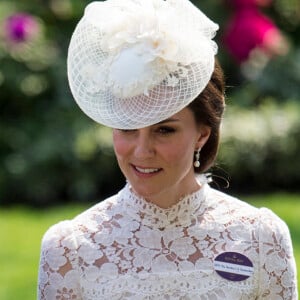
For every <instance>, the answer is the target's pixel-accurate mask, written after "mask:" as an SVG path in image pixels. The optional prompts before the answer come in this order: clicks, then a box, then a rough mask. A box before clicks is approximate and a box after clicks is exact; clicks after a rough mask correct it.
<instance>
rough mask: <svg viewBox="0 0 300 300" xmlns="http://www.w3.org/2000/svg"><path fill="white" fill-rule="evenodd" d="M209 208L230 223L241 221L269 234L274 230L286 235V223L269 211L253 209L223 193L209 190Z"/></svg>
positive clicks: (266, 209) (263, 208)
mask: <svg viewBox="0 0 300 300" xmlns="http://www.w3.org/2000/svg"><path fill="white" fill-rule="evenodd" d="M208 197H209V201H208V202H209V206H210V207H212V208H213V209H212V211H216V212H217V214H218V215H222V216H223V217H224V218H226V219H227V220H228V218H230V219H232V222H233V223H234V222H238V221H243V222H246V223H250V224H253V225H254V226H256V227H260V229H261V230H265V231H267V232H270V230H271V231H273V232H274V230H275V231H278V232H283V233H286V232H288V228H287V225H286V223H285V222H284V221H283V220H282V219H281V218H280V217H279V216H277V215H276V214H275V213H274V212H272V211H271V210H270V209H268V208H265V207H255V206H253V205H251V204H249V203H247V202H245V201H243V200H241V199H239V198H236V197H233V196H231V195H228V194H226V193H224V192H221V191H218V190H215V189H213V188H210V191H209V196H208ZM247 221H248V222H247Z"/></svg>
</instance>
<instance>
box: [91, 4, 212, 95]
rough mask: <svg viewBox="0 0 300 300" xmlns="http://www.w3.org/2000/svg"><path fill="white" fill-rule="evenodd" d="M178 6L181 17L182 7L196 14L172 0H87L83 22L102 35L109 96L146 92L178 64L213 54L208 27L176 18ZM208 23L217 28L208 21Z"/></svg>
mask: <svg viewBox="0 0 300 300" xmlns="http://www.w3.org/2000/svg"><path fill="white" fill-rule="evenodd" d="M178 4H180V5H184V8H185V10H184V11H185V14H186V13H187V12H186V9H189V10H190V11H191V13H192V14H195V13H199V12H200V11H198V10H197V9H196V8H195V7H193V6H189V5H188V6H187V5H186V4H190V3H189V2H188V1H178V0H177V1H168V2H167V1H161V0H150V1H149V0H137V1H131V0H123V1H122V2H120V1H114V0H111V1H104V2H102V3H99V2H93V3H92V4H90V5H89V6H88V7H87V8H86V10H85V18H86V20H87V22H89V23H91V24H92V25H94V26H95V27H96V28H100V29H101V31H102V33H103V37H102V42H101V49H102V51H103V52H104V53H109V58H108V59H107V61H106V65H105V68H107V69H110V70H109V72H110V73H109V75H108V81H109V82H110V84H111V86H113V91H114V94H116V95H118V96H121V97H130V96H135V95H138V94H139V93H145V94H147V92H148V89H149V88H151V87H153V86H154V85H155V84H158V83H159V82H161V81H162V80H163V79H164V78H166V77H167V76H168V74H170V73H173V72H175V71H176V70H178V69H179V67H178V64H180V65H189V64H191V63H192V62H194V61H198V60H203V61H204V60H206V58H204V56H205V53H207V56H211V55H212V53H213V55H214V52H215V51H216V45H215V44H214V42H212V41H211V40H210V39H211V38H212V37H213V36H208V35H209V33H211V32H212V31H211V28H209V30H206V28H205V27H204V28H201V29H200V30H199V26H197V25H198V24H195V23H193V22H192V23H188V22H187V19H186V18H187V16H186V15H185V16H184V18H180V15H179V12H180V7H179V5H178ZM182 8H183V7H182ZM137 11H138V13H137ZM201 17H202V18H203V17H205V19H207V18H206V16H204V15H201ZM200 20H201V19H200ZM207 20H208V19H207ZM208 24H209V26H211V27H212V28H213V27H215V30H216V29H217V25H216V24H214V23H212V22H211V21H210V22H209V23H208ZM196 49H197V51H195V50H196ZM199 50H202V51H199ZM99 79H100V80H101V81H102V82H103V78H99Z"/></svg>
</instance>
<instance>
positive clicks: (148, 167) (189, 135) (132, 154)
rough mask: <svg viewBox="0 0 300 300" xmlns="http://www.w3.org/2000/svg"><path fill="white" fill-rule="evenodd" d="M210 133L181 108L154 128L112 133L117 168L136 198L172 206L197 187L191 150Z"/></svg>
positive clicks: (201, 144)
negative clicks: (136, 195) (118, 167)
mask: <svg viewBox="0 0 300 300" xmlns="http://www.w3.org/2000/svg"><path fill="white" fill-rule="evenodd" d="M209 134H210V129H209V128H208V127H206V126H199V125H197V124H196V122H195V119H194V115H193V113H192V111H191V110H190V109H188V108H184V109H183V110H181V111H180V112H179V113H177V114H175V115H173V116H172V117H170V118H169V119H167V120H164V121H162V122H160V123H157V124H155V125H151V126H148V127H145V128H142V129H135V130H119V129H114V131H113V142H114V149H115V153H116V156H117V160H118V163H119V166H120V168H121V170H122V172H123V174H124V175H125V177H126V178H127V180H128V181H129V182H130V184H131V186H132V188H133V190H134V191H135V193H137V194H138V195H140V196H142V197H144V198H145V199H147V200H148V201H150V202H153V203H155V204H156V205H158V206H160V207H164V208H166V207H169V206H171V205H172V204H175V203H176V202H177V201H178V200H179V199H180V198H181V197H182V196H184V195H186V194H189V193H191V192H194V191H195V190H197V189H198V188H199V186H198V184H197V182H196V179H195V174H194V168H193V157H194V151H195V150H197V149H198V148H201V147H203V145H204V144H205V142H206V141H207V139H208V137H209Z"/></svg>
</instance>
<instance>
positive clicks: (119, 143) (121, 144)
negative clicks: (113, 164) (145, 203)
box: [113, 133, 129, 158]
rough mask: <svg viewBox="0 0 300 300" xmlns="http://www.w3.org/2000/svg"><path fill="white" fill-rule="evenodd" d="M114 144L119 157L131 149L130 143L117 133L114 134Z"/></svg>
mask: <svg viewBox="0 0 300 300" xmlns="http://www.w3.org/2000/svg"><path fill="white" fill-rule="evenodd" d="M113 145H114V151H115V154H116V156H117V158H121V157H123V156H126V153H127V152H128V151H129V146H128V143H127V142H126V141H125V140H124V139H123V138H122V137H121V136H120V135H119V134H117V133H114V134H113Z"/></svg>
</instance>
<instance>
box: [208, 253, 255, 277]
mask: <svg viewBox="0 0 300 300" xmlns="http://www.w3.org/2000/svg"><path fill="white" fill-rule="evenodd" d="M214 268H215V271H216V272H217V273H218V274H219V275H220V276H221V277H223V278H225V279H227V280H230V281H242V280H246V279H247V278H249V277H250V276H251V275H252V274H253V272H254V269H253V264H252V262H251V260H250V259H249V258H248V257H247V256H245V255H243V254H240V253H238V252H223V253H221V254H219V255H218V256H217V257H216V258H215V260H214Z"/></svg>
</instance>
